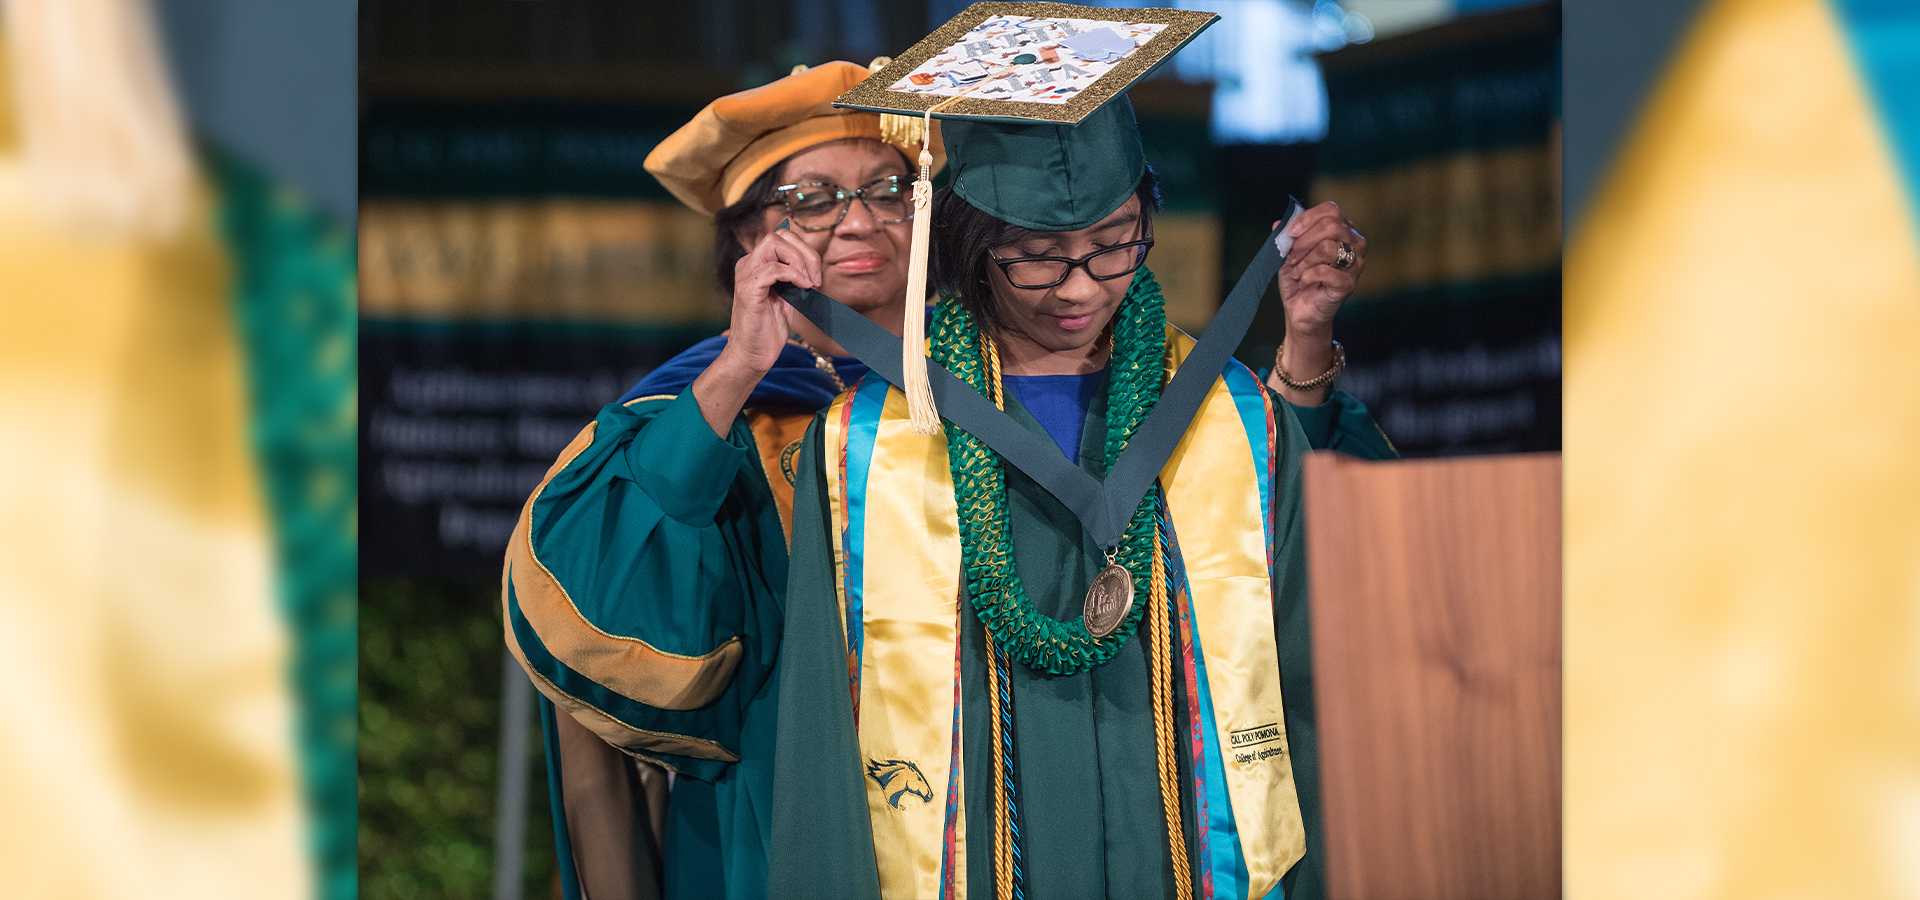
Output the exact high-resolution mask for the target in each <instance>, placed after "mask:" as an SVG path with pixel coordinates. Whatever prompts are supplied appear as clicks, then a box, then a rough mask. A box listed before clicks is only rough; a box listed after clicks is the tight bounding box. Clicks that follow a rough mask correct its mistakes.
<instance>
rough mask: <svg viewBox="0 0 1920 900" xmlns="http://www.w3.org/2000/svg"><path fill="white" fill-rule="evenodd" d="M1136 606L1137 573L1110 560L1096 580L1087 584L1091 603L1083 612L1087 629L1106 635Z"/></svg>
mask: <svg viewBox="0 0 1920 900" xmlns="http://www.w3.org/2000/svg"><path fill="white" fill-rule="evenodd" d="M1132 609H1133V573H1132V572H1129V571H1127V569H1126V567H1125V566H1121V565H1116V564H1113V563H1108V564H1107V567H1106V568H1104V569H1101V570H1100V574H1098V575H1095V576H1094V577H1093V584H1092V585H1090V586H1088V587H1087V603H1086V609H1085V611H1084V613H1083V615H1084V618H1085V620H1086V626H1087V633H1088V634H1091V635H1093V636H1094V637H1095V638H1096V639H1104V638H1106V636H1107V635H1110V634H1112V633H1113V632H1114V631H1115V630H1116V629H1118V628H1119V627H1120V623H1121V622H1124V621H1126V619H1127V613H1128V612H1129V611H1131V610H1132Z"/></svg>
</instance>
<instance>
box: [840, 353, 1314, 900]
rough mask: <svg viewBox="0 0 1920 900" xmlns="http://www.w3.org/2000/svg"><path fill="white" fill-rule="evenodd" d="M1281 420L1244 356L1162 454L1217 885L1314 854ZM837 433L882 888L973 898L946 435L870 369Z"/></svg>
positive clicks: (1270, 877)
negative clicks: (1167, 454)
mask: <svg viewBox="0 0 1920 900" xmlns="http://www.w3.org/2000/svg"><path fill="white" fill-rule="evenodd" d="M1167 347H1168V353H1167V361H1166V364H1167V367H1168V371H1169V375H1171V372H1172V370H1173V369H1175V368H1177V367H1178V366H1179V364H1180V361H1181V360H1182V359H1184V358H1185V357H1186V355H1187V353H1189V352H1190V351H1191V349H1192V347H1193V340H1192V339H1191V338H1189V337H1187V336H1186V335H1184V334H1182V333H1180V332H1179V331H1177V330H1175V329H1172V328H1169V329H1168V341H1167ZM1274 428H1275V422H1274V410H1273V407H1272V405H1271V400H1270V399H1269V396H1268V394H1267V393H1266V391H1265V390H1264V389H1263V388H1262V387H1261V386H1260V384H1259V383H1258V381H1257V379H1256V377H1255V376H1254V375H1253V373H1251V372H1249V371H1247V369H1246V368H1245V367H1243V366H1241V365H1240V364H1239V363H1237V362H1229V363H1228V365H1227V368H1226V370H1225V371H1224V372H1223V373H1222V377H1221V378H1220V380H1218V381H1216V382H1215V383H1214V385H1213V388H1212V391H1211V393H1209V394H1208V396H1207V399H1206V401H1205V402H1204V403H1203V404H1202V406H1201V407H1200V410H1199V412H1198V413H1197V414H1196V415H1195V417H1194V421H1193V422H1192V423H1191V424H1190V425H1189V426H1188V429H1187V432H1186V435H1185V437H1183V438H1182V439H1181V443H1180V445H1179V447H1178V449H1176V450H1175V451H1174V454H1173V456H1172V458H1171V459H1170V460H1169V461H1168V462H1167V464H1166V466H1165V467H1163V468H1162V469H1161V472H1160V485H1161V487H1162V488H1163V489H1164V490H1165V491H1166V496H1167V508H1168V512H1169V518H1170V519H1171V521H1172V525H1173V531H1174V534H1175V535H1176V541H1175V544H1176V547H1177V552H1175V553H1173V554H1171V556H1172V557H1173V560H1174V565H1173V574H1172V577H1173V582H1174V592H1173V597H1172V602H1173V604H1174V609H1173V610H1172V615H1173V616H1174V622H1175V625H1174V627H1175V629H1176V630H1177V644H1176V646H1177V658H1176V659H1174V661H1173V665H1174V667H1175V673H1176V679H1177V680H1179V681H1180V684H1179V687H1178V689H1179V690H1183V691H1185V697H1186V700H1187V702H1186V707H1187V709H1188V710H1189V714H1190V719H1189V721H1188V722H1187V723H1185V724H1186V725H1187V726H1188V727H1189V729H1190V731H1189V733H1188V735H1187V740H1186V741H1185V744H1186V750H1187V752H1190V753H1191V755H1192V761H1191V766H1190V769H1191V772H1192V784H1191V785H1190V790H1191V791H1192V796H1193V798H1194V805H1193V808H1194V813H1195V815H1196V817H1197V818H1198V821H1197V822H1196V823H1195V829H1194V831H1195V834H1196V842H1195V846H1193V847H1191V848H1190V852H1189V854H1188V858H1189V860H1190V861H1191V864H1192V867H1193V870H1194V878H1195V880H1196V882H1197V883H1198V886H1199V889H1200V891H1201V896H1205V897H1213V896H1218V897H1264V896H1267V895H1268V894H1269V893H1270V892H1272V891H1274V890H1275V889H1276V888H1277V886H1278V885H1279V882H1280V877H1281V876H1282V875H1285V874H1286V872H1287V871H1288V869H1290V868H1291V867H1292V866H1293V864H1294V863H1295V862H1297V861H1298V860H1299V859H1300V858H1301V857H1303V856H1304V855H1305V854H1306V837H1305V828H1304V826H1303V824H1302V821H1301V816H1300V808H1299V802H1298V800H1297V797H1296V795H1295V792H1294V784H1293V767H1292V764H1291V760H1292V757H1291V754H1290V753H1289V752H1288V747H1287V734H1286V719H1285V716H1284V715H1283V704H1282V701H1281V696H1280V671H1279V664H1278V653H1277V648H1276V647H1275V643H1274V619H1273V591H1272V584H1271V578H1272V575H1271V563H1272V547H1273V541H1274V527H1275V522H1274V508H1275V503H1274V500H1275V498H1274V496H1273V473H1274V470H1275V466H1276V464H1277V461H1276V460H1275V458H1274V455H1273V447H1274ZM824 437H825V451H824V453H825V455H824V459H825V460H826V464H827V468H828V476H829V482H830V490H829V491H828V507H829V515H830V517H831V526H832V529H833V544H834V547H833V549H834V588H835V593H836V595H837V597H838V599H839V605H840V611H841V616H842V618H841V621H842V625H843V627H844V630H845V635H846V642H847V643H846V646H847V676H848V681H849V683H850V686H851V690H852V694H853V707H854V720H855V722H856V725H857V728H858V730H859V743H860V748H861V752H862V755H863V757H864V759H865V766H866V770H867V771H866V772H865V773H863V774H864V775H865V781H866V787H867V802H868V808H869V811H870V813H871V818H872V822H873V840H874V845H875V846H876V847H886V848H888V852H887V853H885V854H882V855H881V856H880V858H879V859H878V860H877V862H878V865H879V872H880V887H881V892H882V893H883V894H884V895H885V896H888V897H940V898H942V900H961V898H964V897H965V896H966V891H967V884H966V871H967V866H966V853H967V849H968V848H967V846H966V840H965V837H966V831H967V829H966V821H965V809H964V806H965V803H964V797H965V791H966V788H965V785H964V784H963V783H962V780H961V773H962V768H963V766H962V758H961V735H962V730H961V729H962V724H963V723H962V716H961V710H960V693H959V684H960V679H959V676H960V671H959V668H960V658H961V654H960V646H959V635H960V618H959V617H960V616H962V615H972V614H973V613H972V611H971V610H970V609H968V608H967V606H966V605H964V604H963V603H962V602H961V584H960V575H961V565H960V531H959V524H958V520H957V513H956V509H955V505H954V489H953V480H952V476H951V474H950V471H949V467H948V461H947V447H946V444H947V442H946V437H945V435H944V434H938V435H932V436H925V435H920V434H916V433H914V432H913V430H912V428H911V427H910V426H909V423H908V419H907V406H906V400H905V398H904V396H903V395H902V394H901V393H900V392H899V391H898V390H897V389H894V388H892V387H890V386H889V385H888V384H886V383H885V382H884V381H881V380H880V379H878V378H873V377H869V378H867V379H865V380H864V381H863V382H862V383H861V384H860V385H859V386H858V387H857V388H856V389H855V390H854V391H852V392H850V393H847V394H843V395H841V397H840V398H839V399H838V400H836V401H835V402H834V404H833V405H832V406H831V407H830V408H829V409H828V412H827V417H826V428H825V434H824ZM929 698H938V699H937V700H935V701H932V702H930V700H929ZM976 727H979V726H976ZM976 852H987V850H986V849H985V848H977V851H976Z"/></svg>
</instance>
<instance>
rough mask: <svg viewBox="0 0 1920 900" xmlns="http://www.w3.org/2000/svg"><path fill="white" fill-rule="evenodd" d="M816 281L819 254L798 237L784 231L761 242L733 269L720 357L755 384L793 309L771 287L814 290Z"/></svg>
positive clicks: (782, 339)
mask: <svg viewBox="0 0 1920 900" xmlns="http://www.w3.org/2000/svg"><path fill="white" fill-rule="evenodd" d="M781 224H783V225H784V224H785V223H784V222H783V223H781ZM820 278H821V271H820V253H819V251H817V250H815V249H813V248H812V247H811V246H808V244H807V242H806V241H805V240H802V239H801V237H800V235H798V234H795V233H794V232H793V231H792V230H791V229H788V228H784V227H783V228H776V229H774V230H773V231H772V232H769V233H768V234H767V236H766V237H763V238H761V239H760V243H758V244H756V245H754V248H753V251H752V252H751V253H748V254H747V255H746V256H743V257H741V258H740V261H739V262H738V263H735V264H734V267H733V316H732V333H731V334H730V335H729V336H728V338H727V348H726V350H725V351H723V352H722V355H723V356H724V355H725V354H727V353H733V354H735V355H736V357H737V359H738V361H739V362H741V363H743V364H745V365H746V366H747V367H748V368H749V369H750V370H751V371H752V372H753V376H754V381H756V382H757V381H759V380H760V378H761V377H762V376H764V375H766V374H767V370H769V369H771V368H773V364H774V361H775V360H778V359H779V358H780V351H781V349H782V348H784V347H785V346H786V343H787V336H788V335H790V334H792V333H793V315H794V311H793V307H791V306H788V305H787V301H786V300H784V299H782V298H781V297H780V295H779V294H777V293H775V292H774V289H773V287H774V285H775V284H778V283H780V282H783V281H784V282H787V283H788V284H791V285H793V286H795V287H803V288H817V287H819V286H820Z"/></svg>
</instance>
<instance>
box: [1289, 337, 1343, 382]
mask: <svg viewBox="0 0 1920 900" xmlns="http://www.w3.org/2000/svg"><path fill="white" fill-rule="evenodd" d="M1285 349H1287V342H1286V341H1281V342H1280V346H1278V347H1276V348H1274V351H1273V374H1275V375H1278V376H1280V383H1281V384H1284V385H1286V386H1287V387H1290V388H1293V389H1294V390H1296V391H1310V390H1313V389H1314V388H1317V387H1319V386H1321V385H1323V384H1326V383H1328V382H1331V381H1333V379H1335V378H1337V377H1339V375H1340V372H1341V370H1342V369H1345V368H1346V367H1347V348H1345V347H1342V346H1340V342H1339V341H1334V342H1333V365H1330V366H1328V367H1327V370H1326V371H1325V372H1321V373H1320V374H1318V375H1315V376H1314V377H1312V378H1310V379H1307V380H1306V381H1295V380H1293V379H1292V378H1288V377H1287V370H1285V369H1282V368H1280V353H1281V351H1283V350H1285Z"/></svg>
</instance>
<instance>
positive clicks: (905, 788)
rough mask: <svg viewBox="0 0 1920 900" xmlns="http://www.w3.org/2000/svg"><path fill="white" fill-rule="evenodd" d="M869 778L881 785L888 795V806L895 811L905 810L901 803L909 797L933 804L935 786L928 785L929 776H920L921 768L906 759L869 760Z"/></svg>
mask: <svg viewBox="0 0 1920 900" xmlns="http://www.w3.org/2000/svg"><path fill="white" fill-rule="evenodd" d="M867 777H868V778H871V779H873V780H874V782H875V783H877V784H879V785H880V789H881V790H883V791H886V792H888V793H887V805H888V806H891V807H893V808H894V809H903V808H904V807H902V806H901V805H900V801H902V800H904V799H906V798H907V796H908V795H912V796H915V797H919V798H920V800H921V802H923V803H932V802H933V786H932V785H930V784H927V776H925V775H922V774H920V767H919V766H916V765H914V764H913V763H911V762H908V761H907V760H904V759H870V760H867Z"/></svg>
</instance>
